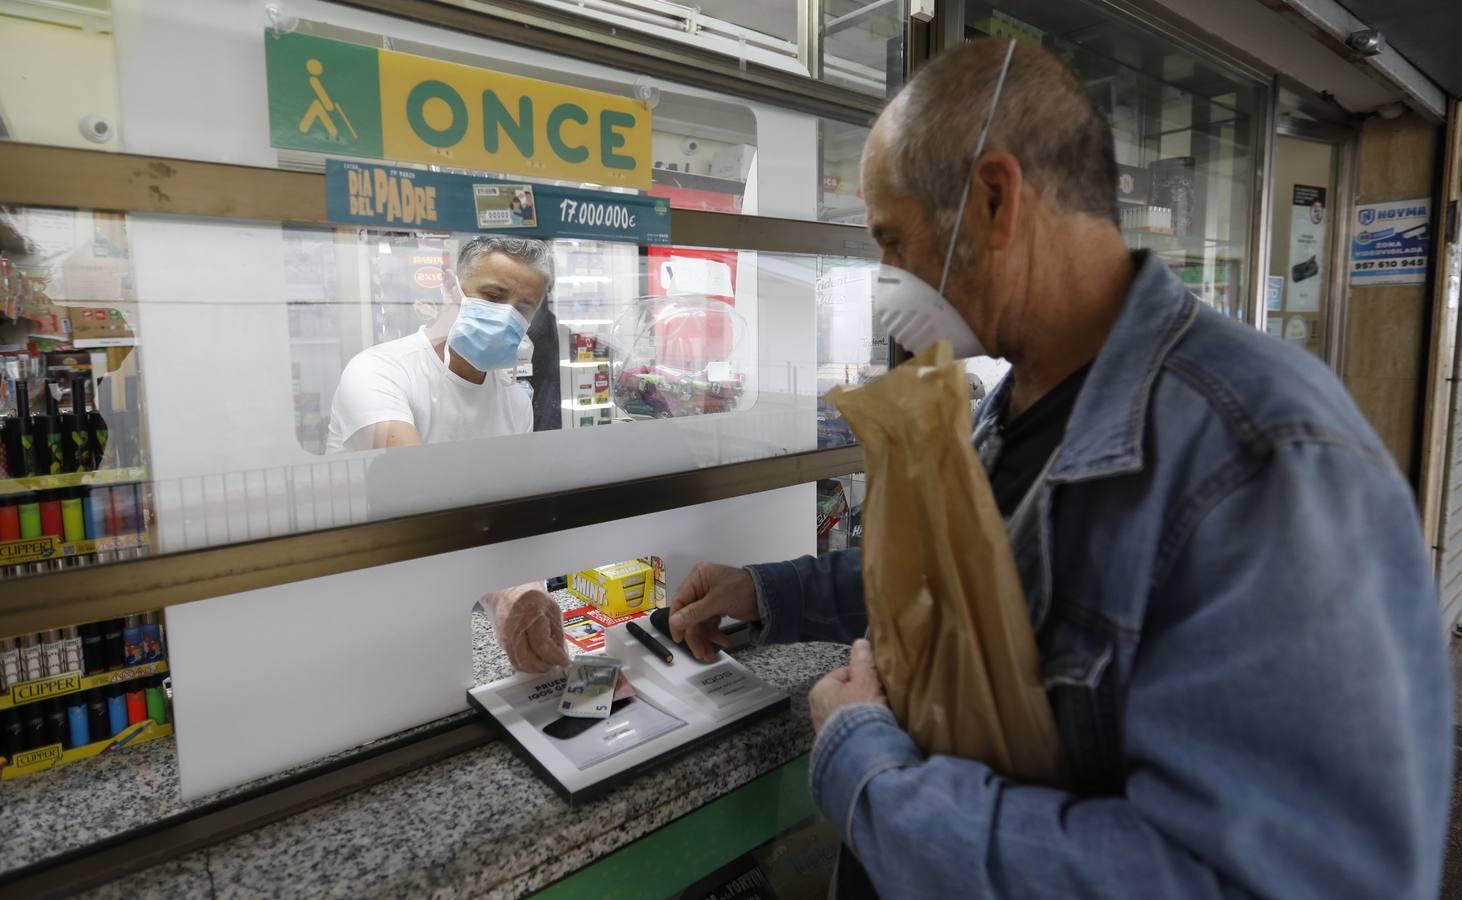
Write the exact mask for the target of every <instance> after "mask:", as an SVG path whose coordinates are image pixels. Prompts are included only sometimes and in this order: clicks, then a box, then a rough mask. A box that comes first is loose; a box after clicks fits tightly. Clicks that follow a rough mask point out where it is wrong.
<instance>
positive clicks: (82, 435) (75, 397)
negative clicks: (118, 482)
mask: <svg viewBox="0 0 1462 900" xmlns="http://www.w3.org/2000/svg"><path fill="white" fill-rule="evenodd" d="M87 380H88V379H87V377H86V376H85V375H83V374H81V373H77V374H74V375H72V376H71V416H70V419H69V421H68V422H67V423H66V424H67V426H68V429H67V430H68V433H69V434H70V435H71V442H72V447H73V452H74V453H75V454H76V455H75V457H74V460H75V466H74V467H73V468H72V470H71V471H73V472H90V471H92V470H94V469H95V468H96V461H95V460H94V459H93V457H92V453H91V436H90V434H88V432H87V409H86V382H87Z"/></svg>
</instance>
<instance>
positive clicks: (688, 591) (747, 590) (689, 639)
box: [670, 563, 761, 660]
mask: <svg viewBox="0 0 1462 900" xmlns="http://www.w3.org/2000/svg"><path fill="white" fill-rule="evenodd" d="M722 616H730V617H731V618H733V619H740V620H742V621H743V622H755V621H757V620H758V619H760V618H761V613H760V612H759V611H758V610H757V608H756V583H755V582H753V581H752V580H751V573H750V572H748V571H746V570H745V569H738V568H736V567H734V566H718V565H716V564H715V563H701V564H699V565H697V566H696V567H695V568H694V569H691V570H690V576H689V577H687V578H686V579H685V583H684V584H682V585H681V586H680V590H678V591H676V592H675V596H674V597H673V598H672V599H671V601H670V636H671V637H672V638H674V639H675V640H677V641H684V642H685V644H686V646H688V647H690V652H692V653H694V654H695V655H696V658H697V659H701V660H712V659H715V657H716V648H717V647H729V646H730V645H731V639H730V638H728V637H726V635H724V634H722V633H721V617H722Z"/></svg>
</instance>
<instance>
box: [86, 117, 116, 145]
mask: <svg viewBox="0 0 1462 900" xmlns="http://www.w3.org/2000/svg"><path fill="white" fill-rule="evenodd" d="M77 127H78V129H79V130H80V131H81V136H82V137H84V138H86V139H87V140H88V141H91V142H92V143H93V144H105V143H106V142H107V141H110V140H111V139H112V123H111V122H108V121H107V120H106V119H103V118H102V117H101V116H87V117H86V118H84V119H82V120H81V121H80V122H79V123H78V124H77Z"/></svg>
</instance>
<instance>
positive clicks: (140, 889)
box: [0, 601, 847, 898]
mask: <svg viewBox="0 0 1462 900" xmlns="http://www.w3.org/2000/svg"><path fill="white" fill-rule="evenodd" d="M561 602H563V601H561ZM473 631H474V644H475V646H476V649H477V654H476V659H475V666H474V674H475V676H476V680H477V682H478V683H484V682H487V681H492V680H495V679H497V678H500V677H503V676H505V675H507V674H508V673H509V671H510V668H509V666H508V664H507V661H506V659H505V657H504V654H503V653H502V651H501V650H500V649H498V647H497V644H496V641H495V640H494V639H493V635H492V625H491V622H490V621H489V619H488V617H487V616H485V615H478V616H477V617H475V620H474V625H473ZM737 655H738V657H739V658H740V659H741V660H742V661H743V662H744V663H745V664H746V665H747V667H748V668H750V669H751V670H752V671H753V672H755V673H756V674H757V675H758V676H760V677H761V678H763V679H765V680H766V681H768V682H770V683H772V684H775V685H778V686H780V687H782V688H784V689H786V690H787V691H788V692H789V693H791V695H792V710H791V712H790V713H789V714H785V715H780V716H776V717H774V718H772V719H768V720H765V721H762V722H759V723H756V724H754V725H750V726H748V727H747V728H746V729H744V730H742V731H739V732H736V733H735V734H733V735H732V736H730V737H728V738H726V739H724V740H722V741H719V742H717V743H715V744H712V745H710V746H708V747H705V748H702V749H700V750H697V751H695V752H693V753H690V754H688V755H686V756H683V757H680V758H678V759H676V760H675V761H673V762H671V763H669V764H667V765H666V766H665V767H664V769H662V770H661V771H660V772H658V773H656V774H655V775H652V776H642V777H640V778H637V779H635V780H633V781H631V782H630V783H628V784H626V785H623V786H621V787H620V788H618V789H616V790H615V791H613V792H611V793H610V794H609V795H608V796H606V797H604V798H602V799H600V800H597V801H594V802H591V803H588V804H584V805H581V806H579V807H577V808H575V809H570V808H569V806H568V804H567V803H565V802H564V801H563V800H561V799H560V798H559V797H558V796H557V795H556V794H554V793H553V792H552V790H551V789H550V788H549V787H548V786H547V785H546V784H545V783H543V782H542V781H541V780H540V779H539V778H538V777H537V776H536V775H534V774H533V773H532V772H531V771H530V770H529V768H528V766H527V765H526V764H525V763H523V762H522V761H521V760H519V759H518V758H517V757H516V756H514V755H513V753H512V751H511V750H510V749H509V747H508V746H507V745H506V744H504V743H500V742H498V743H493V744H490V745H487V746H485V747H480V748H478V749H476V750H473V751H470V752H468V753H464V754H461V755H458V756H455V757H453V758H451V759H449V760H445V761H443V762H441V763H438V764H435V765H433V766H429V767H427V768H424V769H420V770H418V771H415V772H412V773H410V774H408V775H405V776H402V777H400V778H397V779H394V780H392V781H389V782H385V783H383V784H379V785H376V786H374V787H371V788H368V789H366V790H363V791H360V792H358V793H355V794H352V795H350V796H348V797H345V798H342V799H341V800H338V801H335V802H333V803H330V804H327V805H324V806H321V807H317V808H315V809H312V810H309V811H307V812H305V813H302V814H300V815H297V816H294V817H292V818H290V819H286V820H284V821H281V822H277V823H275V824H273V825H270V826H266V827H264V828H261V829H258V830H256V831H253V832H250V833H248V834H245V835H242V836H240V837H238V838H235V839H233V840H230V841H228V842H225V843H223V844H219V845H217V846H215V847H212V848H209V849H207V850H202V851H198V852H196V853H193V854H191V855H189V856H186V857H183V858H180V859H178V860H175V861H173V862H170V863H168V864H166V865H162V866H158V867H156V868H154V869H151V870H148V871H146V872H142V873H138V874H136V875H134V876H131V877H129V878H127V879H124V880H123V881H119V882H116V883H114V884H111V885H107V886H104V887H102V888H100V889H98V890H96V891H93V892H91V893H89V894H87V895H86V896H88V897H93V898H110V897H116V898H123V897H126V898H148V897H199V896H219V897H271V896H272V897H296V896H312V897H313V896H329V897H336V896H338V897H401V896H433V897H443V898H446V897H479V896H486V897H517V896H522V895H524V894H526V893H529V892H531V891H533V890H536V889H538V888H541V887H544V886H545V885H547V884H549V883H551V882H553V881H555V880H557V879H559V878H561V877H563V876H565V875H567V874H569V873H571V872H573V871H576V870H577V869H579V868H582V867H583V866H585V865H588V864H589V863H591V862H593V861H594V860H596V859H598V858H599V857H602V856H604V855H606V854H608V853H610V852H612V851H613V850H615V849H617V848H619V847H621V846H623V845H625V844H627V843H629V842H631V841H633V840H635V839H636V838H638V837H641V836H643V835H645V834H647V833H649V832H650V831H653V830H654V829H656V828H659V827H660V826H662V825H664V824H666V823H668V822H670V821H672V820H674V819H676V818H678V817H680V816H682V815H685V814H686V813H688V812H691V811H692V810H694V809H696V808H698V807H700V806H702V805H704V804H706V803H708V802H710V801H711V800H713V799H715V798H717V797H719V796H721V795H722V794H724V793H726V792H728V791H730V790H732V789H734V788H736V787H738V786H740V785H742V784H744V783H746V782H747V781H750V780H751V779H753V778H755V777H756V776H758V775H760V774H762V773H764V772H766V771H769V770H771V769H773V768H775V767H777V766H779V765H781V764H782V763H785V762H787V761H789V760H791V759H794V758H795V757H797V756H798V755H800V754H802V753H805V752H806V751H807V750H808V749H809V747H810V746H811V742H812V733H811V726H810V724H809V719H808V711H807V699H806V693H807V689H808V688H810V687H811V685H812V683H813V682H814V681H815V680H816V679H817V678H818V677H820V676H821V675H822V674H823V673H825V672H827V671H829V670H831V669H833V668H836V667H837V666H839V665H842V664H843V663H844V662H845V661H846V659H847V650H846V648H844V647H838V646H834V645H826V644H804V645H799V646H794V647H765V648H758V649H749V650H746V651H743V652H740V653H738V654H737ZM133 751H134V752H130V753H127V754H117V755H116V758H115V759H112V760H102V761H99V762H101V763H102V765H100V766H88V765H84V764H83V765H77V766H73V767H70V768H69V770H67V769H63V770H58V771H57V772H54V773H50V774H49V775H47V776H45V777H41V778H36V779H29V780H28V781H30V782H33V783H30V784H27V783H26V781H19V782H12V783H11V784H8V785H6V786H5V792H4V794H0V797H3V798H4V806H5V808H6V809H7V812H6V818H8V819H10V821H11V822H13V823H17V824H18V825H19V829H18V831H17V832H15V833H7V832H6V830H5V829H0V859H3V860H5V862H4V865H5V867H6V868H13V867H16V866H19V865H25V864H27V863H29V862H32V861H34V860H35V859H37V858H39V857H40V855H41V854H42V853H44V854H46V855H49V854H52V853H56V852H60V851H61V850H63V849H68V848H69V846H76V845H79V844H82V843H87V842H91V841H95V840H99V839H101V838H103V837H106V836H109V835H111V834H116V833H119V832H121V831H125V830H127V829H129V828H133V827H136V826H138V825H141V824H143V823H145V822H151V821H156V820H157V819H158V818H160V817H162V816H166V815H171V814H174V813H177V812H180V811H183V810H185V809H186V808H187V807H188V805H187V804H183V803H182V802H181V801H178V800H177V773H176V762H175V755H174V753H173V749H172V741H171V740H170V739H168V740H163V741H156V742H154V743H153V744H149V745H144V746H142V747H138V748H133ZM136 751H141V752H136ZM288 774H292V773H281V774H280V775H279V776H275V777H284V776H286V775H288ZM48 782H49V784H48ZM255 784H258V783H257V782H256V783H255ZM667 784H668V785H673V786H674V787H673V789H671V790H667V789H666V785H667ZM13 786H20V787H21V789H20V790H19V791H15V792H12V791H11V790H10V789H11V788H12V787H13ZM252 786H254V785H245V786H243V787H241V788H239V789H238V790H244V789H247V788H249V787H252ZM222 796H224V795H215V796H214V797H208V798H203V799H202V800H200V801H198V802H199V803H207V802H210V801H212V800H216V799H219V798H220V797H222ZM78 822H83V823H85V826H84V827H83V828H82V829H80V832H81V833H79V834H78V833H77V827H76V823H78ZM58 841H59V842H61V845H60V846H58V843H57V842H58ZM12 854H14V855H15V856H16V857H17V859H14V860H13V859H12V858H11V857H12Z"/></svg>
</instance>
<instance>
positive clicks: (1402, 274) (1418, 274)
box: [1350, 197, 1432, 285]
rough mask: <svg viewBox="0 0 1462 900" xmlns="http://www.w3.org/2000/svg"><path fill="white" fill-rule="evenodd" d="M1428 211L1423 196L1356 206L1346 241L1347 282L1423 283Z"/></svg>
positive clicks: (1428, 243) (1428, 244)
mask: <svg viewBox="0 0 1462 900" xmlns="http://www.w3.org/2000/svg"><path fill="white" fill-rule="evenodd" d="M1431 208H1432V207H1431V200H1429V199H1427V198H1425V197H1422V198H1420V199H1418V200H1393V201H1391V202H1389V203H1360V204H1357V205H1356V208H1355V230H1354V232H1353V233H1354V237H1352V238H1351V241H1350V280H1351V283H1352V284H1355V285H1374V284H1423V283H1425V281H1426V266H1427V254H1428V253H1429V252H1430V250H1431V230H1430V224H1429V223H1430V219H1431Z"/></svg>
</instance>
